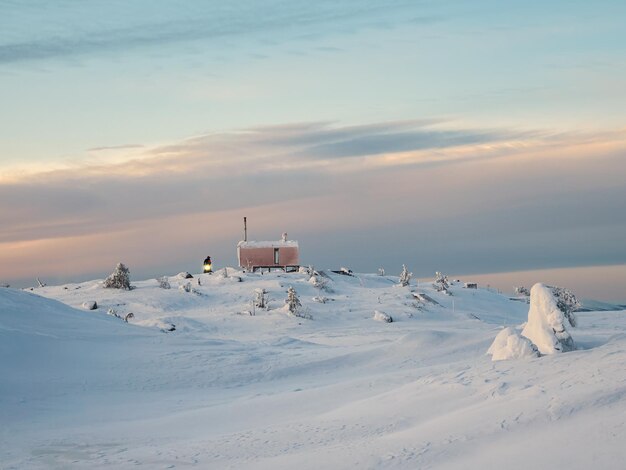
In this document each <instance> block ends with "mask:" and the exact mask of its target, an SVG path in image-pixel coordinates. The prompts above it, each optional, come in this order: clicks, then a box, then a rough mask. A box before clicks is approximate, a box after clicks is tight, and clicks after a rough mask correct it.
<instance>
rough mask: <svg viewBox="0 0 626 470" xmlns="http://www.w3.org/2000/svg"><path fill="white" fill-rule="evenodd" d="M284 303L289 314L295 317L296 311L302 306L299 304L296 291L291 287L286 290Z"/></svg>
mask: <svg viewBox="0 0 626 470" xmlns="http://www.w3.org/2000/svg"><path fill="white" fill-rule="evenodd" d="M285 303H286V304H287V306H288V308H289V312H290V313H291V314H293V315H296V316H297V314H298V310H299V309H300V307H302V304H301V303H300V299H299V298H298V294H297V293H296V290H295V289H294V288H293V287H291V286H289V289H287V300H285Z"/></svg>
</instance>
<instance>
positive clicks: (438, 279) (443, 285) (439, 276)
mask: <svg viewBox="0 0 626 470" xmlns="http://www.w3.org/2000/svg"><path fill="white" fill-rule="evenodd" d="M433 287H434V288H435V290H436V291H437V292H445V293H446V294H448V293H449V292H448V287H450V281H449V280H448V276H446V275H445V274H443V273H441V272H439V271H437V272H436V273H435V282H434V283H433Z"/></svg>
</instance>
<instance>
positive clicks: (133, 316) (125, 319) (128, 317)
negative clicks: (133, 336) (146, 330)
mask: <svg viewBox="0 0 626 470" xmlns="http://www.w3.org/2000/svg"><path fill="white" fill-rule="evenodd" d="M131 318H135V314H134V313H133V312H129V313H127V314H126V315H124V321H125V322H126V323H128V320H130V319H131Z"/></svg>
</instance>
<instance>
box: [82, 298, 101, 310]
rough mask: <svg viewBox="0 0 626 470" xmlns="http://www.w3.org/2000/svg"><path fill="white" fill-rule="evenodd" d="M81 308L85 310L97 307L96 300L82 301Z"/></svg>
mask: <svg viewBox="0 0 626 470" xmlns="http://www.w3.org/2000/svg"><path fill="white" fill-rule="evenodd" d="M83 308H85V309H87V310H96V309H97V308H98V302H96V301H95V300H88V301H87V302H83Z"/></svg>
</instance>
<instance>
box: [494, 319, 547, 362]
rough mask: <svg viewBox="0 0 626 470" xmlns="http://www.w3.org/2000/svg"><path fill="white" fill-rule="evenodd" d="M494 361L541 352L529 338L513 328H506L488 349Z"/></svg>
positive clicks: (535, 354) (536, 354) (518, 357)
mask: <svg viewBox="0 0 626 470" xmlns="http://www.w3.org/2000/svg"><path fill="white" fill-rule="evenodd" d="M487 354H491V360H492V361H506V360H509V359H520V358H522V357H537V356H539V352H538V351H537V348H536V347H535V345H534V344H533V343H531V342H530V340H529V339H528V338H524V337H523V336H521V335H520V334H519V333H518V332H517V331H515V330H514V329H513V328H511V327H508V328H504V329H503V330H502V331H501V332H500V333H498V335H497V336H496V339H494V340H493V343H492V344H491V347H490V348H489V350H488V351H487Z"/></svg>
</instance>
